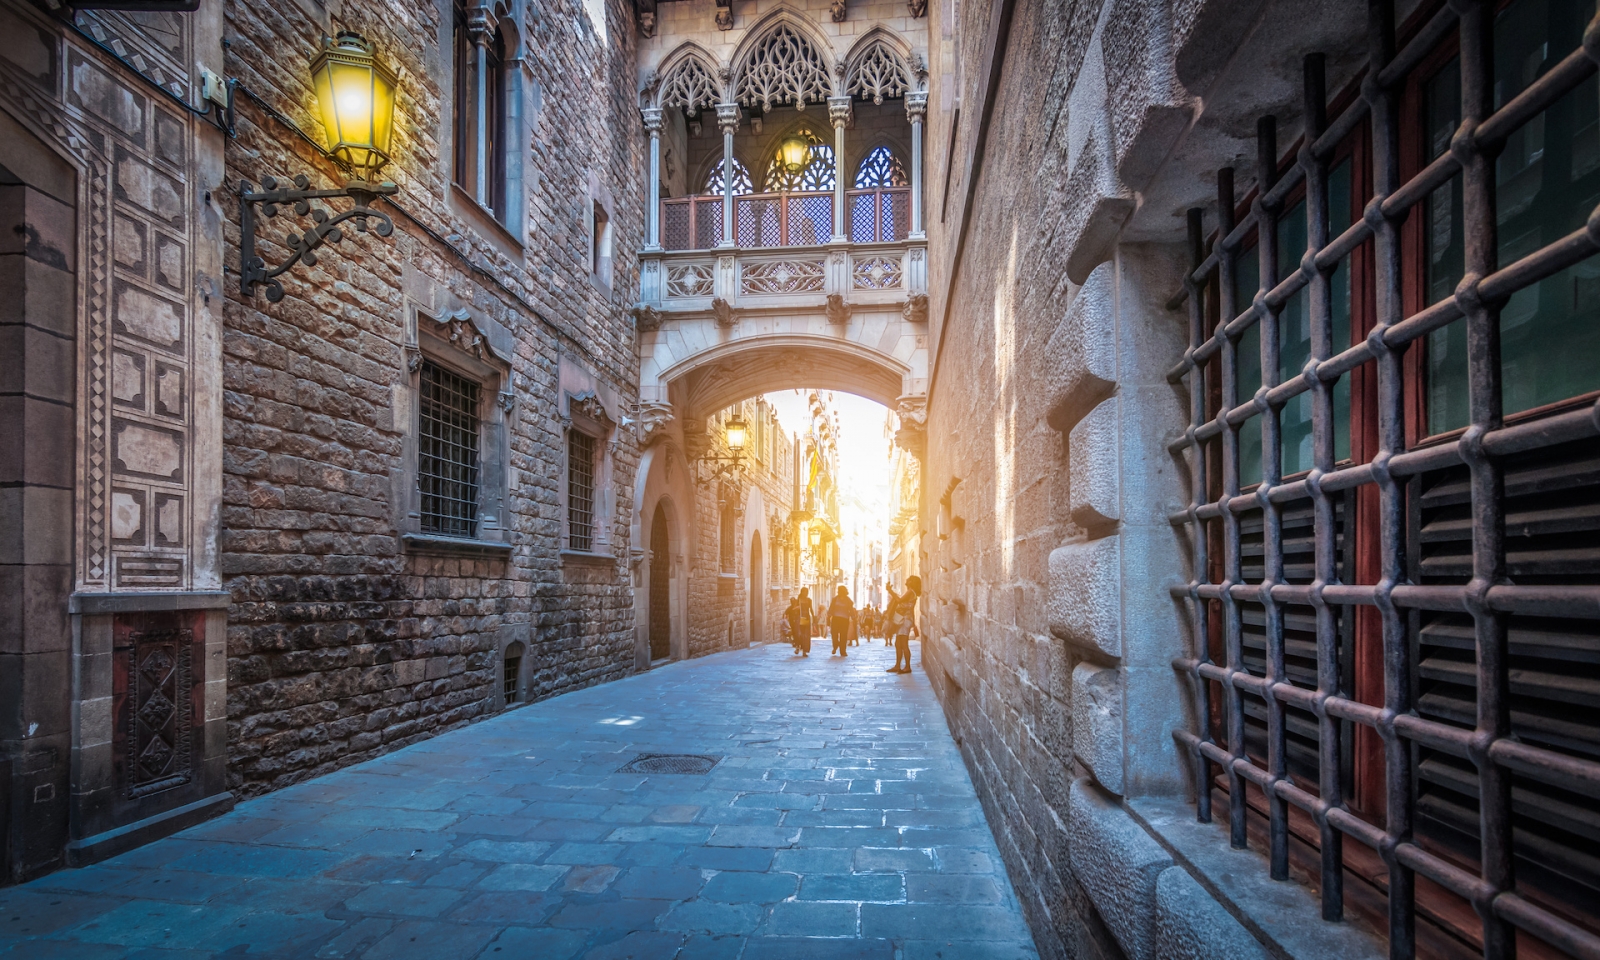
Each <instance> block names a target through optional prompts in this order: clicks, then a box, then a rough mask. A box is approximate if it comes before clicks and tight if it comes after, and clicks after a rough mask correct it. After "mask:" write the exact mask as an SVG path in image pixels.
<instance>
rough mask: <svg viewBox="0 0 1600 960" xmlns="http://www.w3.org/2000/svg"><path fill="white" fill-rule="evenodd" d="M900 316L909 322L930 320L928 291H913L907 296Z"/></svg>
mask: <svg viewBox="0 0 1600 960" xmlns="http://www.w3.org/2000/svg"><path fill="white" fill-rule="evenodd" d="M900 316H901V317H903V318H905V320H906V322H907V323H927V322H928V295H927V294H926V293H913V294H912V295H911V296H909V297H907V298H906V304H905V306H903V307H901V308H900Z"/></svg>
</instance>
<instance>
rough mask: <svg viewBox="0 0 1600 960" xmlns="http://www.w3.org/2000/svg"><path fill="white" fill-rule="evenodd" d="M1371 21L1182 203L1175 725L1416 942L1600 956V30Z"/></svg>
mask: <svg viewBox="0 0 1600 960" xmlns="http://www.w3.org/2000/svg"><path fill="white" fill-rule="evenodd" d="M1370 11H1371V16H1370V18H1369V22H1370V24H1371V26H1370V28H1369V36H1368V43H1369V49H1370V58H1369V63H1368V68H1367V71H1366V73H1365V75H1364V77H1362V78H1361V80H1362V81H1363V82H1362V83H1360V84H1352V85H1351V87H1350V88H1348V89H1347V91H1346V92H1345V93H1344V94H1343V95H1341V96H1340V97H1337V98H1335V99H1334V100H1333V102H1332V103H1329V102H1328V98H1327V96H1326V90H1325V79H1324V69H1323V59H1322V58H1321V57H1320V56H1317V55H1313V56H1311V57H1308V58H1307V60H1306V64H1305V83H1304V103H1303V117H1304V126H1305V133H1304V136H1303V138H1302V140H1301V142H1300V143H1299V144H1298V145H1296V149H1295V150H1293V151H1291V153H1290V155H1289V158H1288V159H1287V160H1280V158H1279V153H1278V148H1277V143H1276V139H1277V138H1276V128H1275V124H1274V122H1273V120H1272V118H1270V117H1268V118H1263V119H1262V121H1261V122H1260V124H1259V127H1258V149H1257V163H1256V171H1255V180H1256V187H1255V189H1254V191H1253V194H1252V195H1251V196H1249V197H1247V198H1246V199H1247V200H1248V203H1247V204H1245V205H1244V206H1243V210H1242V214H1241V208H1240V205H1239V204H1238V198H1236V196H1235V193H1234V177H1233V171H1232V170H1231V169H1224V170H1221V171H1219V172H1218V177H1217V183H1218V197H1217V210H1218V222H1217V223H1216V224H1215V233H1214V234H1213V236H1212V239H1211V243H1210V247H1209V250H1208V249H1207V245H1206V243H1205V239H1204V238H1205V228H1204V224H1203V220H1202V215H1201V211H1199V210H1195V211H1191V212H1190V215H1189V233H1190V245H1191V256H1192V263H1193V270H1192V272H1191V274H1190V276H1189V278H1188V280H1187V281H1186V285H1185V286H1186V294H1187V299H1188V305H1189V307H1188V309H1189V318H1190V334H1191V336H1190V348H1191V349H1190V350H1189V351H1188V352H1187V354H1186V356H1185V359H1184V361H1183V362H1182V363H1181V364H1180V365H1179V366H1177V367H1176V368H1174V369H1173V370H1172V371H1171V372H1170V374H1169V376H1170V379H1172V380H1173V381H1174V382H1175V383H1183V384H1184V385H1186V386H1187V388H1188V392H1189V398H1190V411H1191V426H1190V429H1189V430H1188V431H1187V433H1186V436H1185V437H1184V439H1183V440H1181V441H1179V442H1178V443H1177V444H1175V445H1174V452H1176V453H1180V454H1182V455H1183V456H1184V457H1185V458H1186V460H1187V462H1188V466H1189V469H1190V474H1191V482H1192V487H1191V494H1192V500H1191V503H1190V505H1189V507H1188V509H1187V510H1186V511H1185V512H1184V513H1183V514H1181V515H1180V516H1178V517H1175V518H1174V522H1175V523H1178V524H1180V525H1181V526H1183V527H1184V528H1185V529H1186V530H1187V533H1188V535H1189V542H1190V548H1191V549H1192V551H1193V554H1192V560H1193V565H1192V580H1191V582H1190V583H1189V584H1188V585H1187V586H1186V587H1184V588H1181V589H1180V590H1179V591H1178V595H1179V596H1180V597H1181V598H1182V599H1184V600H1185V601H1186V602H1187V605H1188V608H1189V613H1190V620H1191V628H1192V643H1191V647H1190V651H1189V654H1188V656H1186V657H1185V658H1183V659H1181V660H1180V661H1178V663H1177V664H1176V665H1177V667H1178V668H1179V670H1180V671H1181V672H1182V673H1183V674H1184V675H1186V676H1187V677H1188V678H1189V679H1190V682H1191V690H1192V691H1193V694H1194V705H1195V716H1196V725H1195V727H1194V729H1192V730H1188V731H1181V732H1180V733H1179V734H1178V737H1179V740H1180V741H1181V742H1182V743H1183V744H1184V745H1185V746H1186V747H1187V748H1188V750H1189V751H1190V754H1191V757H1192V758H1193V761H1194V771H1195V794H1196V802H1197V813H1198V816H1199V818H1200V819H1201V820H1210V819H1211V817H1212V814H1213V807H1214V805H1217V806H1223V807H1225V808H1226V811H1227V819H1228V822H1229V831H1230V836H1231V841H1232V843H1233V845H1234V846H1237V847H1243V846H1245V845H1246V843H1247V840H1248V839H1249V838H1251V837H1252V836H1253V835H1254V836H1259V837H1261V838H1262V842H1263V843H1264V845H1265V847H1266V850H1267V854H1268V863H1269V869H1270V872H1271V874H1272V876H1273V877H1274V878H1276V879H1286V878H1287V877H1288V873H1289V865H1290V862H1291V860H1292V859H1296V858H1298V857H1304V859H1305V860H1306V861H1307V862H1306V863H1305V866H1306V867H1308V868H1309V871H1310V873H1311V874H1312V875H1313V876H1314V877H1316V886H1317V887H1318V889H1319V894H1320V897H1321V900H1322V912H1323V916H1324V917H1325V918H1327V919H1329V920H1335V919H1340V918H1341V917H1342V916H1343V915H1344V913H1345V911H1346V908H1347V906H1349V907H1350V908H1351V909H1353V910H1356V911H1361V910H1364V909H1366V908H1365V907H1364V906H1363V905H1364V904H1377V905H1378V906H1376V907H1375V908H1373V909H1374V911H1375V915H1374V916H1373V917H1372V919H1374V920H1375V921H1377V922H1378V924H1379V925H1381V926H1386V928H1387V933H1388V937H1389V946H1390V955H1391V956H1392V957H1397V958H1408V957H1412V956H1417V955H1422V956H1458V955H1461V954H1462V953H1463V952H1464V951H1470V952H1473V953H1477V954H1480V955H1482V956H1484V957H1487V958H1508V957H1512V956H1523V957H1529V956H1532V957H1543V956H1563V955H1565V956H1585V957H1592V956H1597V955H1600V403H1597V401H1596V397H1597V394H1600V282H1597V281H1600V259H1597V258H1595V256H1594V255H1595V254H1596V253H1597V252H1600V95H1597V84H1596V80H1595V74H1596V62H1595V57H1596V56H1600V50H1597V51H1596V53H1595V54H1594V55H1591V54H1590V53H1588V52H1586V51H1585V49H1584V47H1583V44H1582V39H1583V37H1584V35H1585V31H1586V30H1587V31H1589V32H1591V33H1596V32H1600V22H1597V20H1596V17H1595V5H1594V3H1593V2H1592V0H1511V2H1498V3H1496V2H1483V3H1477V4H1473V3H1470V2H1468V3H1459V4H1453V5H1451V6H1449V7H1446V6H1445V5H1443V4H1442V3H1433V4H1425V5H1424V8H1423V9H1421V10H1420V11H1419V12H1418V13H1417V14H1416V15H1414V16H1413V17H1412V19H1411V21H1410V22H1409V23H1408V24H1407V25H1406V27H1405V28H1403V29H1402V30H1400V31H1399V36H1398V37H1397V31H1396V30H1395V27H1394V10H1393V4H1392V2H1387V0H1384V2H1373V3H1371V4H1370ZM1402 41H1403V43H1402ZM1347 837H1349V838H1353V839H1354V840H1355V841H1356V842H1355V843H1350V844H1346V843H1345V842H1344V840H1345V838H1347ZM1519 951H1520V952H1519Z"/></svg>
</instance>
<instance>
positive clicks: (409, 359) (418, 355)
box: [405, 343, 422, 373]
mask: <svg viewBox="0 0 1600 960" xmlns="http://www.w3.org/2000/svg"><path fill="white" fill-rule="evenodd" d="M405 351H406V372H408V373H416V372H417V371H418V370H421V369H422V348H421V347H419V346H417V345H416V344H414V343H408V344H406V347H405Z"/></svg>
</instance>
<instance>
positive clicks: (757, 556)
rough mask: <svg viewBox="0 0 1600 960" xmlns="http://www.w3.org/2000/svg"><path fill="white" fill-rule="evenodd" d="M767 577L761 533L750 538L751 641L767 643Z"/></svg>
mask: <svg viewBox="0 0 1600 960" xmlns="http://www.w3.org/2000/svg"><path fill="white" fill-rule="evenodd" d="M766 593H767V578H766V569H765V564H764V563H763V562H762V555H761V534H759V533H758V534H756V535H755V536H753V537H751V538H750V642H751V643H765V642H766V639H767V638H766V637H765V636H764V633H765V631H764V630H763V629H762V627H763V625H765V623H766V620H767V618H766V604H765V603H764V599H765V597H766Z"/></svg>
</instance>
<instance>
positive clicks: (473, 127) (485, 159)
mask: <svg viewBox="0 0 1600 960" xmlns="http://www.w3.org/2000/svg"><path fill="white" fill-rule="evenodd" d="M453 7H454V11H455V16H454V45H455V58H454V59H455V62H454V76H453V82H454V87H455V90H454V94H455V96H454V102H455V117H454V120H455V123H454V131H453V133H454V140H455V143H454V148H455V149H454V157H453V161H454V162H453V164H452V167H453V169H452V171H451V172H452V177H453V179H454V180H455V182H456V183H457V185H459V186H460V187H461V189H463V190H465V191H466V192H467V193H468V194H469V195H470V196H471V197H472V198H473V199H475V200H477V201H478V202H479V203H481V204H483V205H484V206H485V207H488V208H489V209H490V210H492V211H493V212H494V214H495V216H496V217H498V218H500V219H501V220H505V219H506V214H507V209H506V186H507V181H506V133H507V131H506V105H507V102H508V99H509V98H508V97H507V96H506V87H507V78H506V68H505V63H506V37H505V32H504V31H503V30H501V29H499V27H498V26H497V25H496V24H495V19H496V18H495V17H494V16H493V15H491V14H489V13H488V11H486V10H484V9H482V8H481V7H480V6H479V5H478V4H472V5H471V7H470V9H469V6H468V0H455V3H454V4H453ZM480 74H481V76H480ZM480 80H481V81H482V82H481V83H480Z"/></svg>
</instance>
